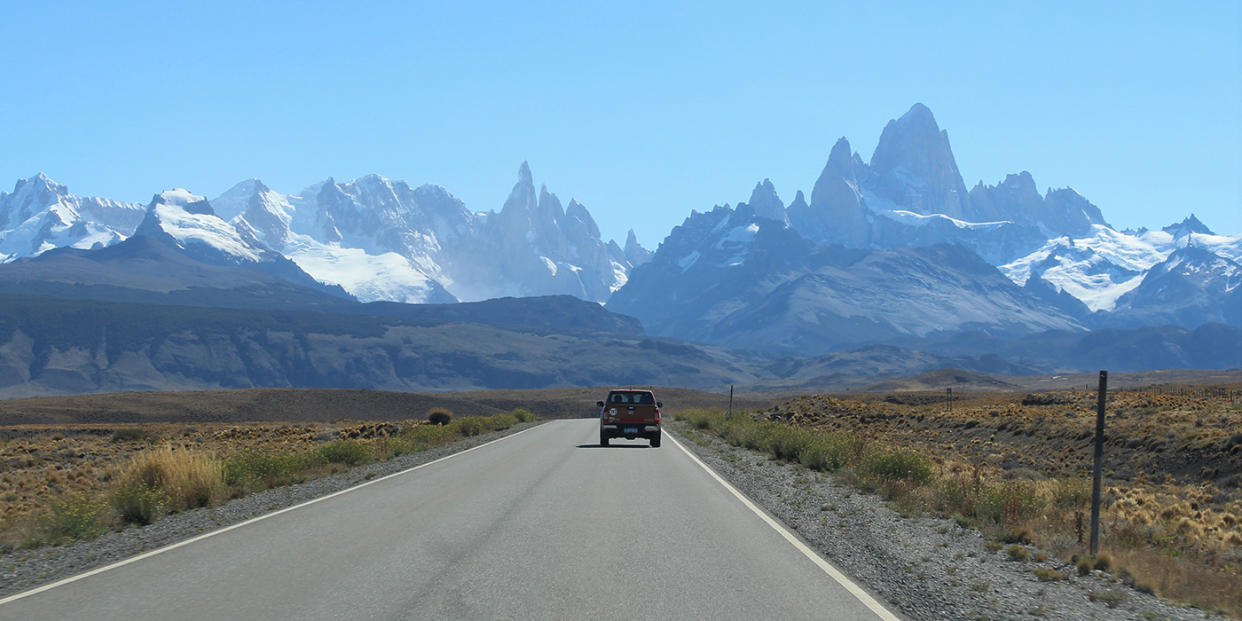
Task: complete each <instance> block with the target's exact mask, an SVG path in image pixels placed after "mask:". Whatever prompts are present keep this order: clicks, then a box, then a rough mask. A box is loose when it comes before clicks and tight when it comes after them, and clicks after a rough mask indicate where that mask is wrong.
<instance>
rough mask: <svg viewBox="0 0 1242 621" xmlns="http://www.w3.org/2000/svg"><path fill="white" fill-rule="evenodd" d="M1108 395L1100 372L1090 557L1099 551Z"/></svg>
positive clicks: (1104, 373)
mask: <svg viewBox="0 0 1242 621" xmlns="http://www.w3.org/2000/svg"><path fill="white" fill-rule="evenodd" d="M1107 393H1108V371H1100V396H1099V399H1098V401H1097V402H1096V406H1095V465H1094V466H1093V468H1092V472H1091V544H1090V548H1089V549H1090V552H1091V556H1095V555H1096V554H1098V553H1099V551H1100V478H1101V468H1102V467H1103V464H1101V463H1100V462H1102V461H1103V457H1104V402H1105V400H1106V395H1107Z"/></svg>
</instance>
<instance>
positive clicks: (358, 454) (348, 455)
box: [318, 440, 371, 466]
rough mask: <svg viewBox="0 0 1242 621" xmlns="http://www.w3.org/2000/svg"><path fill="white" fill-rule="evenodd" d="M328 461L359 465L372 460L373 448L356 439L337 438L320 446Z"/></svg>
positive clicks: (320, 452)
mask: <svg viewBox="0 0 1242 621" xmlns="http://www.w3.org/2000/svg"><path fill="white" fill-rule="evenodd" d="M318 450H319V454H320V455H323V458H324V459H326V460H328V463H333V464H345V465H347V466H357V465H359V464H364V463H366V462H368V461H371V448H370V447H368V446H367V445H365V444H363V443H361V442H357V441H354V440H337V441H335V442H329V443H327V444H324V445H322V446H320V447H319V449H318Z"/></svg>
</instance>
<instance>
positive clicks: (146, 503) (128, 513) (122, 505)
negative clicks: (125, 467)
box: [110, 480, 168, 525]
mask: <svg viewBox="0 0 1242 621" xmlns="http://www.w3.org/2000/svg"><path fill="white" fill-rule="evenodd" d="M110 500H111V502H112V508H113V509H114V510H115V511H116V514H117V517H120V518H121V520H122V521H124V522H126V523H128V524H138V525H146V524H150V523H152V522H154V521H156V520H158V519H160V517H162V516H163V515H164V514H165V513H167V512H168V495H167V494H165V493H164V490H162V489H160V488H159V487H156V486H154V485H150V484H147V483H145V482H143V481H139V480H130V481H126V482H124V483H122V484H121V485H120V486H118V487H117V488H115V489H113V490H112V495H111V498H110Z"/></svg>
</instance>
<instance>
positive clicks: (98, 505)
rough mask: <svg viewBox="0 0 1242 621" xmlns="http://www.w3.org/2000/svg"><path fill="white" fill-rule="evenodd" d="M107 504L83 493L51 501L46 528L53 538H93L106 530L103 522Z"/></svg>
mask: <svg viewBox="0 0 1242 621" xmlns="http://www.w3.org/2000/svg"><path fill="white" fill-rule="evenodd" d="M105 509H107V504H106V503H103V502H100V501H98V500H95V499H92V498H89V497H87V496H83V495H73V496H67V497H65V498H61V499H60V500H58V501H56V502H53V503H52V506H51V513H50V515H49V516H48V519H47V530H48V533H49V534H50V535H51V536H52V538H53V539H94V538H96V537H98V536H100V535H102V534H103V533H104V532H106V531H107V530H108V527H107V526H105V525H104V523H103V517H104V510H105Z"/></svg>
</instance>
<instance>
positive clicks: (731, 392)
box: [729, 384, 733, 418]
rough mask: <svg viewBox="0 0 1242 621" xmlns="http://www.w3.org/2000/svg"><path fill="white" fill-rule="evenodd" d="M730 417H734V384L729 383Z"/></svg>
mask: <svg viewBox="0 0 1242 621" xmlns="http://www.w3.org/2000/svg"><path fill="white" fill-rule="evenodd" d="M729 418H733V384H729Z"/></svg>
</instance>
